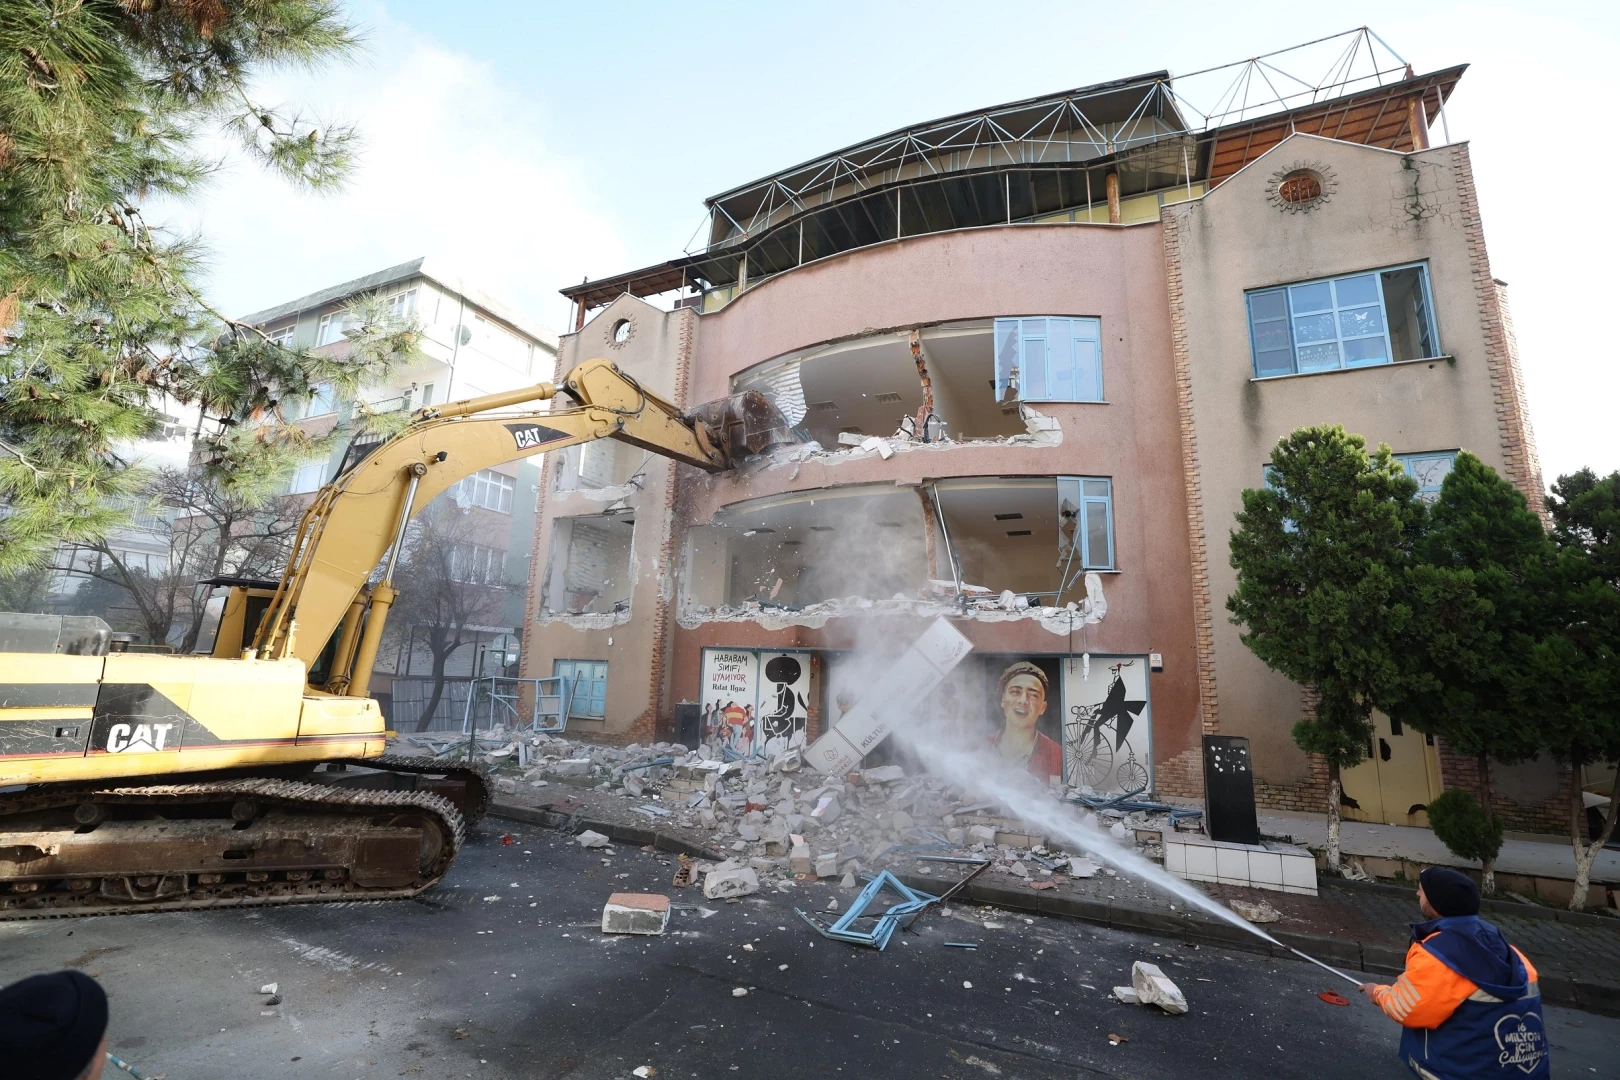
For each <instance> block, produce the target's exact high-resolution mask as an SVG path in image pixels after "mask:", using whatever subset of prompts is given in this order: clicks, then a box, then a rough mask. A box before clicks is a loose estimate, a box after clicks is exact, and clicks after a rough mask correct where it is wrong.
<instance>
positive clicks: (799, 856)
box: [788, 833, 816, 874]
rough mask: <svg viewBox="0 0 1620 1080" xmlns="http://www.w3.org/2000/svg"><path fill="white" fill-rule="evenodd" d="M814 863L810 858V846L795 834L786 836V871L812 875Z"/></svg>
mask: <svg viewBox="0 0 1620 1080" xmlns="http://www.w3.org/2000/svg"><path fill="white" fill-rule="evenodd" d="M815 869H816V867H815V862H814V860H813V859H811V857H810V845H809V844H807V843H805V842H804V837H802V836H800V835H799V834H797V833H792V834H790V835H789V836H788V870H789V871H790V872H791V873H795V874H812V873H814V872H815Z"/></svg>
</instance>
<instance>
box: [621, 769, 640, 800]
mask: <svg viewBox="0 0 1620 1080" xmlns="http://www.w3.org/2000/svg"><path fill="white" fill-rule="evenodd" d="M624 790H626V791H628V792H629V793H630V794H632V795H640V794H641V792H642V790H643V785H642V783H641V777H639V776H637V775H636V774H635V773H633V772H627V773H625V774H624Z"/></svg>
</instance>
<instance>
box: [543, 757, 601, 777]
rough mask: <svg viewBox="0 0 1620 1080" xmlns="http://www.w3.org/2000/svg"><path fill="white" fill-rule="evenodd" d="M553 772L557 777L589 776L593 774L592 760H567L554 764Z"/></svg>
mask: <svg viewBox="0 0 1620 1080" xmlns="http://www.w3.org/2000/svg"><path fill="white" fill-rule="evenodd" d="M551 771H552V772H553V773H554V774H556V775H557V776H589V775H590V772H591V759H590V758H567V759H566V760H563V761H558V762H554V763H553V764H552V766H551Z"/></svg>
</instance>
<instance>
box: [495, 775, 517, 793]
mask: <svg viewBox="0 0 1620 1080" xmlns="http://www.w3.org/2000/svg"><path fill="white" fill-rule="evenodd" d="M495 790H496V791H498V792H500V793H501V794H502V795H516V794H517V781H516V780H505V779H502V780H497V781H495Z"/></svg>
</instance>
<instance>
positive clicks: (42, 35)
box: [0, 0, 415, 573]
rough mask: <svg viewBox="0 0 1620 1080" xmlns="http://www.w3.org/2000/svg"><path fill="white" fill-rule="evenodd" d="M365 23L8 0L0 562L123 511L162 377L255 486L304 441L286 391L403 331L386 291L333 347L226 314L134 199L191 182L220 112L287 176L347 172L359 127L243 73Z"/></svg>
mask: <svg viewBox="0 0 1620 1080" xmlns="http://www.w3.org/2000/svg"><path fill="white" fill-rule="evenodd" d="M357 45H358V39H357V37H356V35H355V33H354V31H353V29H352V28H351V27H350V26H349V25H348V24H347V23H346V22H345V21H344V20H343V18H342V17H341V15H340V12H339V8H338V5H337V4H336V3H335V2H333V0H73V2H67V0H8V2H7V3H4V4H0V500H3V502H4V504H5V516H4V518H3V519H0V573H5V572H12V571H15V570H17V569H19V568H22V567H26V566H31V565H38V564H39V563H40V562H41V561H42V559H43V558H44V557H45V555H46V554H47V553H48V552H49V551H50V550H51V549H52V548H53V547H55V546H56V544H57V543H58V542H63V541H65V542H68V543H75V542H83V541H90V540H94V539H96V538H97V537H100V536H103V535H105V534H106V532H107V531H108V530H109V529H110V528H112V527H114V526H115V525H116V524H117V523H118V522H119V521H120V520H122V519H123V517H124V515H125V513H126V511H124V510H122V509H120V506H119V503H120V501H121V500H123V499H127V498H128V497H130V496H132V495H134V494H135V493H136V492H137V491H138V489H139V488H140V486H141V485H142V483H143V480H142V478H141V477H140V476H139V475H138V472H137V471H136V470H132V469H130V468H129V467H128V465H129V462H128V459H127V453H128V447H129V445H130V444H131V443H132V442H133V441H135V440H138V439H140V438H141V437H142V436H144V435H146V434H148V433H149V432H150V431H151V430H152V429H153V427H154V425H155V422H156V420H157V417H158V415H159V410H158V409H156V408H154V405H155V404H156V403H159V402H161V401H162V400H163V398H164V397H165V396H167V397H170V398H173V399H175V400H178V401H182V402H195V403H198V404H199V405H201V407H202V408H203V410H204V413H205V415H206V416H207V417H208V418H209V419H210V420H212V421H214V424H212V425H210V426H209V429H208V433H207V436H206V439H205V447H204V453H203V455H202V462H203V467H204V468H206V469H208V470H211V471H212V472H213V473H214V474H215V475H216V476H217V477H218V482H219V483H220V484H221V485H222V486H223V487H225V488H226V489H231V490H235V489H241V490H243V491H245V492H246V493H247V495H246V497H247V498H248V499H249V500H252V499H255V498H262V497H265V493H266V492H267V491H269V490H273V489H276V488H278V487H279V486H280V484H281V482H283V481H284V479H285V475H286V473H287V472H288V471H289V470H290V468H291V467H292V466H293V465H294V463H296V462H297V461H298V460H299V459H301V458H303V457H306V456H309V455H310V453H311V452H312V450H311V447H310V446H309V445H308V441H309V437H308V436H307V435H306V434H305V433H303V432H302V431H301V430H300V429H298V428H296V427H294V426H291V425H287V424H285V423H280V422H279V421H280V420H281V419H282V415H281V407H282V404H283V403H284V402H291V401H294V400H298V399H307V398H308V397H309V396H310V394H311V393H312V391H313V389H314V387H316V386H318V385H320V384H330V385H332V386H333V387H334V388H335V389H336V390H337V392H338V393H340V394H346V393H349V392H352V391H353V390H354V389H355V388H356V387H358V386H359V385H361V384H362V383H364V382H367V381H369V380H371V379H373V378H375V377H376V376H377V375H378V374H379V372H380V371H381V370H384V369H386V368H387V367H389V366H391V365H392V364H393V363H394V362H395V361H396V360H397V359H398V358H399V357H400V356H402V355H403V354H405V353H406V352H408V351H409V350H410V348H411V346H412V345H413V344H414V341H415V335H414V330H413V328H412V327H410V326H408V325H406V324H403V323H401V322H399V321H398V320H392V319H389V318H387V317H385V313H383V312H382V309H381V308H380V306H378V305H373V306H371V307H370V308H368V309H366V311H365V312H364V313H363V317H362V318H361V319H360V320H359V322H360V325H359V326H358V328H357V329H355V330H354V331H352V332H351V334H350V338H351V344H350V347H349V348H348V349H347V350H342V349H339V350H328V352H327V353H326V354H317V353H315V352H312V351H308V350H292V349H286V348H282V347H280V346H278V345H275V344H273V343H271V342H270V341H268V340H267V339H266V338H265V337H264V335H262V334H260V333H259V332H257V331H256V330H254V329H253V328H251V327H246V326H243V325H241V324H238V323H233V322H232V321H231V320H229V319H227V318H225V317H223V316H222V315H220V314H219V313H218V312H216V311H214V310H213V309H212V308H211V307H210V306H209V305H208V303H207V302H206V301H205V300H204V299H203V297H202V295H201V294H200V292H199V290H198V288H197V286H196V285H195V279H196V276H197V271H198V266H199V261H200V259H201V258H202V255H203V252H202V249H201V247H200V245H199V243H198V241H197V240H196V239H195V238H190V237H182V236H176V235H172V234H171V233H169V232H166V231H165V230H164V229H163V228H161V227H157V226H154V225H152V224H150V223H148V221H147V219H146V216H145V211H144V209H143V208H144V207H145V206H146V205H147V204H148V202H149V200H151V199H152V198H154V197H160V196H161V197H185V196H187V195H188V194H192V193H194V192H195V191H196V190H197V188H198V185H199V184H200V183H201V182H202V181H203V179H204V178H205V177H206V175H207V173H208V172H209V171H210V168H211V163H210V162H209V161H207V160H206V159H205V158H204V157H203V156H202V154H201V152H200V151H199V149H198V145H199V143H200V142H201V141H202V140H203V139H205V138H207V137H209V136H210V135H212V134H213V133H214V132H216V131H218V130H220V129H221V128H223V129H226V130H229V131H231V132H233V133H234V134H235V135H236V136H237V137H238V139H239V141H240V143H241V145H242V146H243V147H244V148H245V149H246V151H247V153H248V154H249V155H250V156H251V157H253V158H254V159H256V160H258V161H259V162H260V163H262V164H263V165H264V166H265V167H266V168H268V169H269V170H270V171H272V172H274V173H276V174H279V175H280V176H283V177H285V178H287V179H288V180H290V181H291V182H293V183H294V184H297V185H301V186H304V187H308V188H312V189H319V188H325V187H330V186H332V185H334V184H337V183H338V182H340V181H341V179H342V178H343V176H344V175H345V173H346V172H347V170H348V169H349V167H350V164H351V160H352V154H353V150H354V132H353V131H352V130H350V129H348V128H345V127H341V126H322V125H319V124H317V123H315V122H314V121H313V120H311V119H309V118H306V117H304V116H302V115H299V114H297V113H291V114H287V113H282V112H278V111H276V110H272V109H268V108H265V107H263V106H261V105H259V104H257V103H256V102H255V101H254V100H253V98H252V96H251V87H252V83H253V80H254V78H255V77H256V76H257V75H258V74H260V73H262V72H264V71H267V70H273V69H278V68H287V67H303V68H310V69H313V68H318V67H319V66H321V65H323V64H325V63H327V62H329V61H331V60H334V59H339V58H343V57H346V56H349V55H351V54H352V53H353V52H354V51H355V50H356V48H357ZM331 353H339V354H341V355H331Z"/></svg>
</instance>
